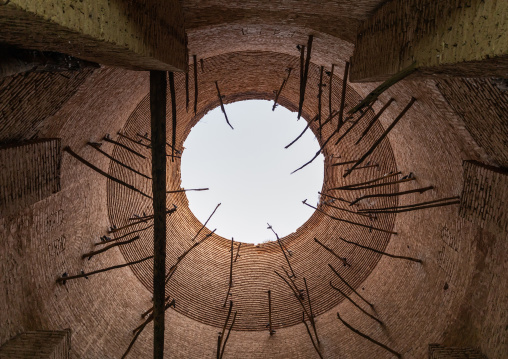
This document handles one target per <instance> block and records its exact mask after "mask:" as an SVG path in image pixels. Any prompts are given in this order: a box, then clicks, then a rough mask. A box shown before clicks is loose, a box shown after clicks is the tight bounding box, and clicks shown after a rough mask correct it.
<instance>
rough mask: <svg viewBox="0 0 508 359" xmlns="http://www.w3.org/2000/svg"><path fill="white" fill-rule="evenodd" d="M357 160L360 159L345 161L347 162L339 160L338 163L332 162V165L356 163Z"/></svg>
mask: <svg viewBox="0 0 508 359" xmlns="http://www.w3.org/2000/svg"><path fill="white" fill-rule="evenodd" d="M356 162H358V160H352V161H345V162H337V163H334V164H332V167H334V166H342V165H349V164H351V163H356Z"/></svg>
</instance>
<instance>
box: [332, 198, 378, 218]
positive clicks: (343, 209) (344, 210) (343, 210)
mask: <svg viewBox="0 0 508 359" xmlns="http://www.w3.org/2000/svg"><path fill="white" fill-rule="evenodd" d="M323 204H324V205H326V206H328V207H332V208H335V209H336V210H339V211H342V212H348V213H352V214H357V215H359V216H362V217H367V218H375V217H373V216H371V215H366V214H365V213H360V212H356V211H351V210H349V209H346V208H340V207H337V206H334V205H332V204H330V203H326V202H323Z"/></svg>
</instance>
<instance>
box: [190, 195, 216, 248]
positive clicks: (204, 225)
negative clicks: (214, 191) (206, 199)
mask: <svg viewBox="0 0 508 359" xmlns="http://www.w3.org/2000/svg"><path fill="white" fill-rule="evenodd" d="M219 206H220V203H219V204H218V205H217V206H216V207H215V209H214V210H213V212H212V214H211V215H210V217H208V219H207V220H206V222H205V224H203V226H202V227H201V228H200V229H199V231H198V233H196V235H195V236H194V237H193V238H192V240H195V239H196V237H197V236H198V235H199V233H201V231H202V230H203V228H205V227H206V224H207V223H208V221H209V220H210V218H212V216H213V215H214V213H215V211H216V210H217V208H219Z"/></svg>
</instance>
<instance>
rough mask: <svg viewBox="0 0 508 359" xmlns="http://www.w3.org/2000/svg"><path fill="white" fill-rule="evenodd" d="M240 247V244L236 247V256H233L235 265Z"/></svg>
mask: <svg viewBox="0 0 508 359" xmlns="http://www.w3.org/2000/svg"><path fill="white" fill-rule="evenodd" d="M241 246H242V242H240V243H238V247H236V256H235V263H236V260H237V259H238V257H239V256H240V247H241Z"/></svg>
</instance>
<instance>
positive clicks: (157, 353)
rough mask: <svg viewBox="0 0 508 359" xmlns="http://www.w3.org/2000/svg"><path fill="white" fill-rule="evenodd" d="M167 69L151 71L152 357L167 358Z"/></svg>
mask: <svg viewBox="0 0 508 359" xmlns="http://www.w3.org/2000/svg"><path fill="white" fill-rule="evenodd" d="M166 89H167V82H166V72H163V71H150V112H151V136H150V137H151V139H152V178H153V181H152V193H153V214H154V231H153V232H154V239H153V242H154V243H153V251H154V264H153V308H154V310H153V317H154V321H153V322H154V328H153V332H154V333H153V357H154V359H163V358H164V328H165V327H164V304H165V303H164V299H165V297H166V293H165V292H166V282H165V276H166Z"/></svg>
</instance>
